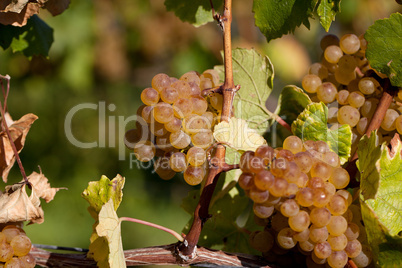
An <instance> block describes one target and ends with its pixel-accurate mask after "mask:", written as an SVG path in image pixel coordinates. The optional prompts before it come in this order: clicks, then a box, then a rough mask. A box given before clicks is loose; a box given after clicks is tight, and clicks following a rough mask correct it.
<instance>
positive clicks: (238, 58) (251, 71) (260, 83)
mask: <svg viewBox="0 0 402 268" xmlns="http://www.w3.org/2000/svg"><path fill="white" fill-rule="evenodd" d="M232 59H233V76H234V82H235V84H236V85H241V88H240V90H239V91H238V92H237V93H236V95H235V99H234V104H233V110H234V112H235V116H236V117H237V118H241V119H244V120H246V121H247V123H248V125H249V127H250V128H252V129H255V130H257V131H258V133H259V134H261V135H262V134H263V133H265V132H266V131H267V129H268V127H269V126H270V125H271V124H272V121H273V118H274V114H273V113H272V112H270V111H269V110H268V109H267V108H266V106H265V103H266V101H267V99H268V97H269V95H270V94H271V91H272V88H273V79H274V67H273V65H272V63H271V61H270V59H269V58H268V57H267V56H262V55H260V54H259V53H258V52H257V51H255V50H254V49H241V48H238V49H234V50H233V51H232ZM215 70H217V71H218V73H219V76H220V78H221V80H223V78H224V73H225V72H224V68H223V66H222V65H220V66H215Z"/></svg>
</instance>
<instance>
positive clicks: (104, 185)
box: [82, 175, 125, 220]
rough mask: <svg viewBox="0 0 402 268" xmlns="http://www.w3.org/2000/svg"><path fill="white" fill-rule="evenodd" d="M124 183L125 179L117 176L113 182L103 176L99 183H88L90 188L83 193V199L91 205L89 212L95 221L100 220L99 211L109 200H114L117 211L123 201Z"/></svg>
mask: <svg viewBox="0 0 402 268" xmlns="http://www.w3.org/2000/svg"><path fill="white" fill-rule="evenodd" d="M124 181H125V179H124V177H122V176H120V175H117V176H116V178H114V179H113V180H109V179H108V177H106V176H102V177H101V179H100V180H99V181H91V182H89V183H88V187H87V188H86V189H85V190H84V192H83V193H82V197H83V198H84V199H85V200H87V201H88V203H89V204H90V207H89V208H88V210H89V212H90V213H91V215H92V217H94V219H96V220H97V219H98V214H99V211H100V210H101V208H102V206H103V205H104V204H106V203H107V202H108V201H109V199H113V204H114V208H115V210H117V208H118V207H119V205H120V203H121V200H122V199H123V191H122V190H123V187H124Z"/></svg>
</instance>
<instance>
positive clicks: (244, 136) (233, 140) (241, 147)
mask: <svg viewBox="0 0 402 268" xmlns="http://www.w3.org/2000/svg"><path fill="white" fill-rule="evenodd" d="M214 138H215V140H216V141H218V142H221V143H224V144H226V145H228V146H230V147H232V148H234V149H236V150H238V151H248V150H251V151H255V150H256V149H257V148H258V147H259V146H260V145H263V144H267V141H266V140H265V139H264V138H263V137H262V136H261V135H260V134H258V132H257V131H256V130H254V129H251V128H249V127H248V125H247V122H246V120H244V119H240V118H235V117H232V118H230V119H229V122H220V123H219V124H218V125H216V126H215V128H214Z"/></svg>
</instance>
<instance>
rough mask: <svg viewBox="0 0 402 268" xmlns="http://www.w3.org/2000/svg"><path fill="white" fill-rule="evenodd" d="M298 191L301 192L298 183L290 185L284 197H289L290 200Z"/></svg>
mask: <svg viewBox="0 0 402 268" xmlns="http://www.w3.org/2000/svg"><path fill="white" fill-rule="evenodd" d="M298 191H299V186H297V184H296V183H289V185H288V188H287V189H286V192H285V195H284V196H286V197H289V198H294V197H295V196H296V194H297V192H298Z"/></svg>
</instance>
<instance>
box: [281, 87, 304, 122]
mask: <svg viewBox="0 0 402 268" xmlns="http://www.w3.org/2000/svg"><path fill="white" fill-rule="evenodd" d="M310 103H311V100H310V97H309V96H308V95H307V94H306V93H304V91H303V90H302V89H301V88H299V87H296V86H286V87H284V88H283V89H282V91H281V94H280V95H279V99H278V106H277V108H276V111H275V114H277V115H279V116H280V117H281V118H282V119H283V120H285V122H286V123H288V124H289V125H290V124H292V123H293V121H294V120H296V118H297V116H298V115H299V114H301V112H303V110H304V109H305V108H306V107H307V105H309V104H310Z"/></svg>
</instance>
